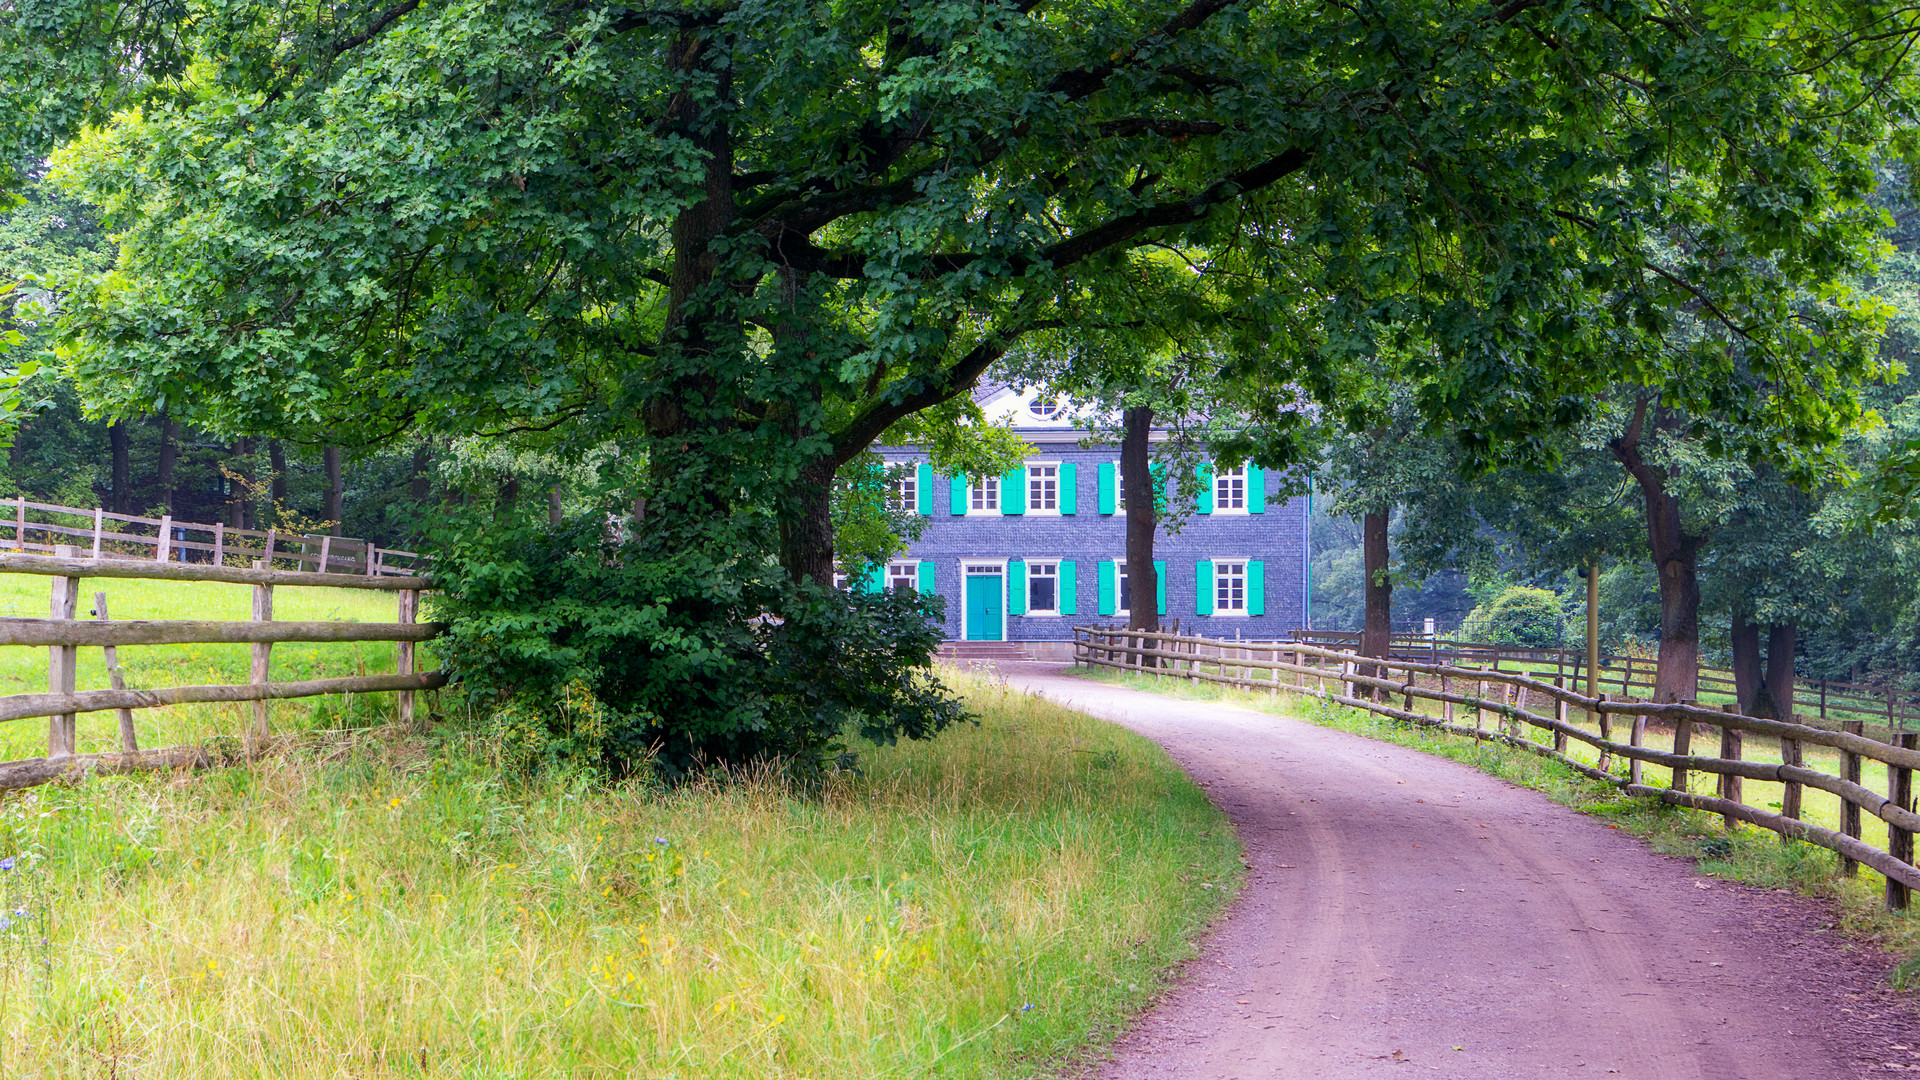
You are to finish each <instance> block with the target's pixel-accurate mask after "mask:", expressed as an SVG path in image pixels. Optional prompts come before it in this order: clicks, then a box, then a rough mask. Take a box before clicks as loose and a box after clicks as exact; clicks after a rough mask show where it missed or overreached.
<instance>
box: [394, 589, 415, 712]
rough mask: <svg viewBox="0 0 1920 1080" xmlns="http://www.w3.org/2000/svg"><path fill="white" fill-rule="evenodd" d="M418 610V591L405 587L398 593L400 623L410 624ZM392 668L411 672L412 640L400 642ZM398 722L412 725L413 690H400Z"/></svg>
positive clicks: (400, 671) (403, 624) (399, 671)
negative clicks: (398, 652) (398, 651)
mask: <svg viewBox="0 0 1920 1080" xmlns="http://www.w3.org/2000/svg"><path fill="white" fill-rule="evenodd" d="M419 612H420V591H419V590H418V589H405V590H402V591H401V593H400V625H402V626H412V625H413V622H414V617H415V616H416V615H418V614H419ZM394 670H395V671H397V672H398V673H400V674H402V675H411V674H413V642H411V641H402V642H401V643H400V655H399V657H398V658H397V659H396V660H395V662H394ZM400 723H401V724H402V725H403V726H407V727H411V726H412V725H413V691H411V690H402V691H400Z"/></svg>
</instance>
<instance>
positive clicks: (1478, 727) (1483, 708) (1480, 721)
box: [1473, 679, 1487, 731]
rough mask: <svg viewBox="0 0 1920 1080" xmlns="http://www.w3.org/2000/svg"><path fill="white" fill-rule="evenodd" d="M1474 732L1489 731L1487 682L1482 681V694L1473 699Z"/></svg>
mask: <svg viewBox="0 0 1920 1080" xmlns="http://www.w3.org/2000/svg"><path fill="white" fill-rule="evenodd" d="M1473 730H1475V731H1485V730H1487V680H1485V679H1481V680H1480V692H1479V693H1478V694H1475V695H1474V698H1473Z"/></svg>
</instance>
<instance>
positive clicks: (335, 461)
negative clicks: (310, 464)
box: [320, 446, 347, 536]
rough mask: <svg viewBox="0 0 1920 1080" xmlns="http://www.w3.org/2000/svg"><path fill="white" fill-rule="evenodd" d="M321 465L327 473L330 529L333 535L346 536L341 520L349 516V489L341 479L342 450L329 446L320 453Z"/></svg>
mask: <svg viewBox="0 0 1920 1080" xmlns="http://www.w3.org/2000/svg"><path fill="white" fill-rule="evenodd" d="M320 463H321V465H322V467H323V468H325V469H326V471H327V520H328V521H331V522H333V524H332V525H331V526H329V528H331V529H332V530H333V535H335V536H344V535H346V533H345V532H344V531H343V530H342V529H341V527H340V526H341V519H343V518H345V517H346V516H347V513H346V494H347V489H346V486H345V485H344V484H343V483H342V482H341V479H340V448H339V447H337V446H329V447H327V448H326V449H324V450H322V451H320Z"/></svg>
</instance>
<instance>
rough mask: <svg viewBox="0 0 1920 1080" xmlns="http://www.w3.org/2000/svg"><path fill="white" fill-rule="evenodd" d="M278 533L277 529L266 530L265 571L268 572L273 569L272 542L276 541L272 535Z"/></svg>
mask: <svg viewBox="0 0 1920 1080" xmlns="http://www.w3.org/2000/svg"><path fill="white" fill-rule="evenodd" d="M279 531H280V530H279V528H278V527H275V528H269V529H268V530H267V551H266V555H267V560H266V561H267V569H269V570H271V569H273V542H274V540H275V539H276V537H275V535H274V534H276V533H278V532H279Z"/></svg>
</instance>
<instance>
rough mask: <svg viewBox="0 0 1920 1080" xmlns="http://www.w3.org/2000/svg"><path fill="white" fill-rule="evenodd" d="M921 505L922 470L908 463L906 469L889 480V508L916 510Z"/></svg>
mask: <svg viewBox="0 0 1920 1080" xmlns="http://www.w3.org/2000/svg"><path fill="white" fill-rule="evenodd" d="M919 506H920V470H919V469H918V468H917V467H916V466H914V465H913V464H912V463H908V464H907V466H906V467H905V471H904V472H902V473H901V474H900V475H898V476H895V477H894V478H893V479H891V480H889V481H887V508H888V509H890V510H915V509H918V508H919Z"/></svg>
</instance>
